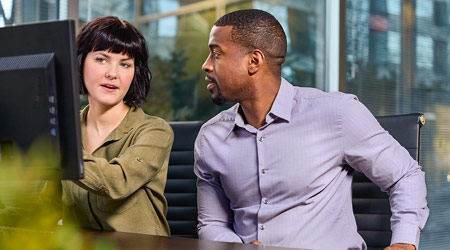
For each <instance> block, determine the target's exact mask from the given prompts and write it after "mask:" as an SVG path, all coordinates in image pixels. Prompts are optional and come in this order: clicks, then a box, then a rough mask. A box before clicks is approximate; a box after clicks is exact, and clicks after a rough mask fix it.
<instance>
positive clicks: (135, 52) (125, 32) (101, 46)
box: [92, 27, 146, 63]
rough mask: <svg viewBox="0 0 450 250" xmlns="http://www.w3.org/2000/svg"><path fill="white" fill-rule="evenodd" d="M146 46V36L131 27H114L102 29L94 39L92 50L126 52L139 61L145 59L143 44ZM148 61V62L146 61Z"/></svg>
mask: <svg viewBox="0 0 450 250" xmlns="http://www.w3.org/2000/svg"><path fill="white" fill-rule="evenodd" d="M143 44H144V46H145V41H144V38H143V37H141V36H138V35H137V34H136V33H134V32H133V31H132V30H130V29H123V28H121V27H112V28H111V29H109V30H106V29H105V30H101V31H100V32H98V33H97V34H96V37H95V38H94V39H93V46H92V51H102V50H106V51H108V52H112V53H118V54H125V55H127V56H129V57H130V58H133V59H134V60H135V61H137V62H138V63H142V61H143V60H144V59H143V57H144V55H142V52H141V50H142V45H143ZM145 63H146V62H145Z"/></svg>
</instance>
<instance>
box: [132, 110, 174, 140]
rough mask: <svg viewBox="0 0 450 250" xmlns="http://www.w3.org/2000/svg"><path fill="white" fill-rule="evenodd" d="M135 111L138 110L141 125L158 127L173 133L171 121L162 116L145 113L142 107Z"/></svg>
mask: <svg viewBox="0 0 450 250" xmlns="http://www.w3.org/2000/svg"><path fill="white" fill-rule="evenodd" d="M134 112H137V115H138V116H139V117H138V119H137V120H138V123H139V127H146V128H149V127H151V128H153V129H155V128H157V129H161V130H165V131H167V132H169V133H171V134H173V131H172V127H171V126H170V125H169V123H168V122H167V121H166V120H164V119H163V118H161V117H158V116H153V115H149V114H147V113H145V112H144V111H143V110H142V108H137V109H136V110H135V111H134Z"/></svg>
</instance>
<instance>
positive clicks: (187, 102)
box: [143, 50, 199, 121]
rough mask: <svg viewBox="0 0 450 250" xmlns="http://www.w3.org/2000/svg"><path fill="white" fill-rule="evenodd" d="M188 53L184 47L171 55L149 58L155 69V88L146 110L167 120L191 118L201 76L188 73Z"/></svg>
mask: <svg viewBox="0 0 450 250" xmlns="http://www.w3.org/2000/svg"><path fill="white" fill-rule="evenodd" d="M187 60H188V58H187V56H186V55H185V53H184V51H183V50H175V51H173V52H171V53H170V57H169V58H167V59H166V58H162V57H160V56H153V57H151V58H150V60H149V67H150V69H151V71H152V76H153V79H152V87H151V89H150V95H149V98H148V101H149V102H148V103H146V104H144V106H143V109H144V111H146V112H147V113H148V114H151V115H156V116H159V117H163V118H164V119H166V120H169V121H174V120H189V119H191V118H192V116H193V114H194V101H195V100H194V98H195V96H196V93H195V92H196V88H195V86H196V84H195V83H196V81H197V79H198V78H199V76H198V75H194V76H188V75H187V73H186V72H185V66H186V63H187Z"/></svg>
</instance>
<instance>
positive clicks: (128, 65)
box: [122, 63, 131, 68]
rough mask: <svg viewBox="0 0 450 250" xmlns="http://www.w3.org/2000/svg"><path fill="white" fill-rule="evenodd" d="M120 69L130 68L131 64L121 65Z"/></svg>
mask: <svg viewBox="0 0 450 250" xmlns="http://www.w3.org/2000/svg"><path fill="white" fill-rule="evenodd" d="M122 67H124V68H129V67H131V64H129V63H122Z"/></svg>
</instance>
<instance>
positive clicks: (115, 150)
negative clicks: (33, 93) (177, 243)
mask: <svg viewBox="0 0 450 250" xmlns="http://www.w3.org/2000/svg"><path fill="white" fill-rule="evenodd" d="M77 46H78V62H79V69H80V83H81V93H82V94H85V95H87V98H88V101H89V105H88V106H87V107H86V108H84V109H83V110H82V111H81V128H82V141H83V158H84V168H85V178H84V179H82V180H78V181H64V182H63V184H62V186H63V194H62V196H63V223H66V222H68V221H74V222H76V223H77V224H79V225H80V226H81V227H83V228H87V229H94V230H105V231H122V232H134V233H143V234H153V235H169V226H168V224H167V221H166V218H165V215H166V213H167V201H166V199H165V197H164V187H165V184H166V177H167V166H168V161H169V154H170V149H171V147H172V142H173V132H172V130H171V128H170V126H169V125H168V124H167V123H166V122H165V121H164V120H163V119H161V118H157V117H153V116H149V115H146V114H145V113H144V112H143V111H142V109H141V108H140V107H141V105H142V104H143V102H144V101H145V98H146V96H147V94H148V91H149V88H150V71H149V69H148V67H147V59H148V54H147V49H146V46H145V40H144V37H143V36H142V35H141V34H140V33H139V31H138V30H136V28H134V27H133V26H132V25H131V24H130V23H128V22H126V21H122V20H119V19H118V18H117V17H111V16H108V17H101V18H97V19H95V20H92V21H90V22H89V23H87V24H86V25H85V26H84V27H83V28H82V30H81V32H80V34H79V35H78V36H77Z"/></svg>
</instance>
